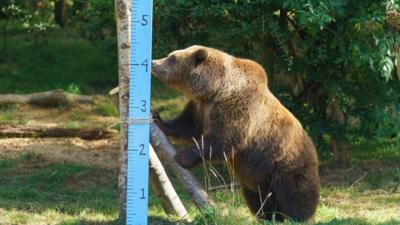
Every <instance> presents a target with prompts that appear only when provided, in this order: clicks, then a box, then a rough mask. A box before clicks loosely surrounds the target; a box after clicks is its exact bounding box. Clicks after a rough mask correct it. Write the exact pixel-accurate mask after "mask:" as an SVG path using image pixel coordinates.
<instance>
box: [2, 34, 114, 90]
mask: <svg viewBox="0 0 400 225" xmlns="http://www.w3.org/2000/svg"><path fill="white" fill-rule="evenodd" d="M115 62H116V61H115V60H114V61H113V60H111V59H110V57H107V55H106V53H105V52H102V51H100V50H99V49H98V48H96V47H95V46H93V45H92V44H90V43H89V42H88V41H86V40H83V39H82V38H80V37H79V36H77V35H74V34H73V33H70V32H69V31H57V30H56V31H54V32H52V33H51V34H49V36H48V37H46V39H45V40H42V41H40V42H39V43H38V44H36V45H35V44H34V43H33V38H32V37H31V35H29V34H25V33H23V32H22V31H20V32H18V31H15V32H14V34H13V35H11V36H10V37H9V41H8V56H7V57H6V56H4V55H2V53H0V84H1V85H0V94H2V93H10V92H12V93H29V92H38V91H46V90H49V89H56V88H62V89H64V90H66V91H69V92H72V93H81V92H83V93H93V92H96V93H107V92H108V91H109V90H110V89H111V88H113V87H115V86H117V81H118V75H117V74H118V72H117V67H116V63H115Z"/></svg>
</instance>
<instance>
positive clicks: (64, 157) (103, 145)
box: [0, 138, 119, 170]
mask: <svg viewBox="0 0 400 225" xmlns="http://www.w3.org/2000/svg"><path fill="white" fill-rule="evenodd" d="M25 153H35V154H36V155H40V156H41V157H43V159H42V161H46V162H49V163H51V162H74V163H80V164H86V165H95V166H99V167H101V168H105V169H109V170H113V169H116V168H118V167H119V163H118V157H119V140H118V138H115V139H104V140H95V141H86V140H82V139H79V138H44V139H40V138H9V139H0V159H10V158H18V157H20V156H21V155H22V154H25Z"/></svg>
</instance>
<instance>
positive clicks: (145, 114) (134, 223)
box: [126, 0, 153, 225]
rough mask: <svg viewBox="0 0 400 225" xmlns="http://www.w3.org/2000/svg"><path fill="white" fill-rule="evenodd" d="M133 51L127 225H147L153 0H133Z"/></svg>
mask: <svg viewBox="0 0 400 225" xmlns="http://www.w3.org/2000/svg"><path fill="white" fill-rule="evenodd" d="M131 1H132V2H131V3H132V4H131V6H132V8H131V48H130V81H129V113H128V117H129V118H128V121H131V122H130V123H129V126H128V161H127V188H126V224H128V225H146V224H147V210H148V193H149V192H148V190H149V187H148V179H149V154H148V153H149V139H150V124H148V123H147V124H143V123H140V122H138V123H135V121H149V120H148V119H149V117H150V87H151V75H150V67H149V66H150V65H151V64H150V63H149V62H151V59H152V57H151V46H152V17H153V14H152V11H153V2H152V1H151V0H131Z"/></svg>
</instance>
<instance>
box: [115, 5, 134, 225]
mask: <svg viewBox="0 0 400 225" xmlns="http://www.w3.org/2000/svg"><path fill="white" fill-rule="evenodd" d="M130 2H131V1H130V0H115V18H116V22H117V39H118V73H119V112H120V119H121V121H127V118H128V96H129V95H128V93H129V58H130V57H129V49H130V8H131V7H130ZM127 135H128V124H127V123H121V153H120V163H119V164H120V172H119V181H118V188H119V198H120V199H119V224H125V222H126V173H127V149H128V137H127Z"/></svg>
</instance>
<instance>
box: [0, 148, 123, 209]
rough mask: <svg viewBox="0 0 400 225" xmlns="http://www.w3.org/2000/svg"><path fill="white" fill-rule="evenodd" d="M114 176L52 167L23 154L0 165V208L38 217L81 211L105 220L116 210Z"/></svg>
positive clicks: (60, 165)
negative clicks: (46, 214)
mask: <svg viewBox="0 0 400 225" xmlns="http://www.w3.org/2000/svg"><path fill="white" fill-rule="evenodd" d="M117 177H118V176H117V174H116V172H114V171H108V170H105V169H101V168H96V167H91V166H85V165H79V164H73V163H52V162H49V161H47V160H46V159H45V158H44V157H43V156H41V155H35V154H32V153H28V154H24V155H22V156H21V157H20V158H19V159H11V160H1V161H0V185H1V188H0V208H2V209H3V210H14V209H17V210H20V211H25V212H29V213H34V214H36V213H39V214H42V213H43V212H45V211H48V210H55V211H56V212H58V213H60V214H67V215H79V214H81V213H82V212H83V211H85V212H88V213H93V214H101V215H104V216H106V217H113V216H115V215H116V212H117V209H118V185H117Z"/></svg>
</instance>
